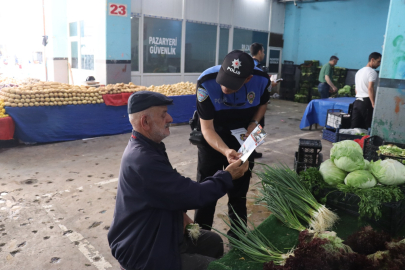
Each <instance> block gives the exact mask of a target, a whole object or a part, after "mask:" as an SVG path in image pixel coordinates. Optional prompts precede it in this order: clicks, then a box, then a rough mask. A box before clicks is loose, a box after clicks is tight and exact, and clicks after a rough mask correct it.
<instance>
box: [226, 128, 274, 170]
mask: <svg viewBox="0 0 405 270" xmlns="http://www.w3.org/2000/svg"><path fill="white" fill-rule="evenodd" d="M231 132H232V135H233V136H235V137H236V139H237V140H238V141H239V143H240V144H241V145H242V146H241V148H240V149H239V150H238V153H242V157H241V158H240V159H241V160H242V161H243V162H245V161H246V160H247V159H248V158H249V156H250V155H251V154H252V152H253V151H254V150H255V149H256V147H258V146H259V145H261V144H262V143H264V138H265V137H266V136H267V133H266V131H264V130H263V128H262V127H261V126H260V125H257V127H256V128H255V129H254V130H253V131H252V133H250V135H249V136H248V137H247V138H245V134H246V129H244V128H239V129H234V130H231Z"/></svg>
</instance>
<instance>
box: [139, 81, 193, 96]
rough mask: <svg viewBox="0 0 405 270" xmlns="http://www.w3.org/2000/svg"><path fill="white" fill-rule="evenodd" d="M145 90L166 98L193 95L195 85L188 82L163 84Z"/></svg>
mask: <svg viewBox="0 0 405 270" xmlns="http://www.w3.org/2000/svg"><path fill="white" fill-rule="evenodd" d="M146 90H148V91H152V92H159V93H162V94H164V95H166V96H181V95H194V94H195V91H196V84H195V83H190V82H181V83H176V84H164V85H160V86H154V85H151V86H149V87H148V88H147V89H146Z"/></svg>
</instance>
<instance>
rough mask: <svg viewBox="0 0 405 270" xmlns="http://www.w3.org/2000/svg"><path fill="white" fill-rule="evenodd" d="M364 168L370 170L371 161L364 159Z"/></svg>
mask: <svg viewBox="0 0 405 270" xmlns="http://www.w3.org/2000/svg"><path fill="white" fill-rule="evenodd" d="M364 170H370V161H368V160H367V159H365V160H364Z"/></svg>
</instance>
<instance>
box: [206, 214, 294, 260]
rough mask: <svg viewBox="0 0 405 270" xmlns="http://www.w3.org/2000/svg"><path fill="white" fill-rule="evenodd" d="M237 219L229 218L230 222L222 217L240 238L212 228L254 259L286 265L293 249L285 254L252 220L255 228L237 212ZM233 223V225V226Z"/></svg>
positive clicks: (234, 246)
mask: <svg viewBox="0 0 405 270" xmlns="http://www.w3.org/2000/svg"><path fill="white" fill-rule="evenodd" d="M235 215H236V217H237V219H238V220H237V221H234V220H232V219H229V220H230V222H228V221H226V220H225V219H222V220H223V221H224V222H225V223H226V225H228V226H229V227H230V229H231V231H232V232H233V233H234V234H235V235H236V236H237V237H238V239H236V238H234V237H232V236H230V235H227V234H225V233H223V232H221V231H219V230H217V229H215V228H212V229H213V230H215V231H216V232H218V233H219V234H221V235H222V236H224V237H226V238H227V239H228V240H229V243H230V244H231V245H232V246H233V248H236V249H238V250H240V251H241V252H243V253H245V254H246V255H247V256H248V257H249V258H251V259H252V260H253V261H256V262H260V263H266V262H269V261H273V262H274V264H277V265H284V263H285V260H286V259H287V258H288V257H290V256H291V255H293V253H292V251H290V252H288V253H286V254H284V253H282V252H281V251H279V250H278V249H277V248H276V247H275V246H274V245H273V244H272V243H271V242H270V240H268V239H267V238H266V237H265V236H264V235H263V234H262V233H261V232H260V231H259V230H257V229H256V227H255V226H254V224H253V223H252V222H249V223H250V224H251V226H252V227H253V229H250V228H249V227H248V226H247V225H245V222H244V221H243V220H242V219H241V218H240V217H239V216H238V215H237V214H236V213H235ZM231 224H232V226H231Z"/></svg>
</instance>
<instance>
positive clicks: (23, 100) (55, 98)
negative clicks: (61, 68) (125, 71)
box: [0, 82, 104, 107]
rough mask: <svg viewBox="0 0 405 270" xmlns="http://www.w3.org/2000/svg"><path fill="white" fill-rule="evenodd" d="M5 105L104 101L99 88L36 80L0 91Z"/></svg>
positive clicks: (74, 103)
mask: <svg viewBox="0 0 405 270" xmlns="http://www.w3.org/2000/svg"><path fill="white" fill-rule="evenodd" d="M0 99H4V105H5V106H6V107H31V106H62V105H80V104H96V103H104V100H103V97H102V96H101V92H100V90H99V89H97V88H94V87H90V86H77V85H69V84H62V83H57V82H38V83H35V84H30V85H26V86H20V87H14V88H11V87H5V88H3V89H1V91H0Z"/></svg>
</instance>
